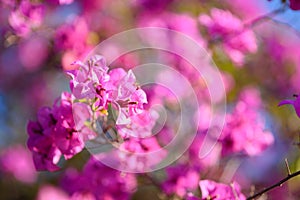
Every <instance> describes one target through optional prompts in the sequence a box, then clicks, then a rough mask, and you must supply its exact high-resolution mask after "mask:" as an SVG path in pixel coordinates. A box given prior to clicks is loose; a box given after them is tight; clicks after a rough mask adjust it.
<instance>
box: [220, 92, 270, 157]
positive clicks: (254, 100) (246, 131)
mask: <svg viewBox="0 0 300 200" xmlns="http://www.w3.org/2000/svg"><path fill="white" fill-rule="evenodd" d="M260 107H261V105H260V97H259V95H258V92H257V91H256V90H255V89H247V90H245V91H244V92H243V93H242V94H241V95H240V98H239V101H238V102H237V104H236V106H235V108H234V109H233V111H232V112H231V113H229V114H227V117H226V120H227V121H226V125H225V127H224V130H223V133H222V135H221V137H220V139H219V141H220V142H221V143H222V153H223V154H224V155H226V154H231V153H244V154H246V155H249V156H255V155H259V154H260V153H261V152H262V151H263V150H265V149H266V148H267V147H268V146H270V145H271V144H272V143H273V142H274V137H273V135H272V133H271V132H269V131H268V130H265V129H266V128H265V123H264V121H263V117H262V116H260V114H259V110H260Z"/></svg>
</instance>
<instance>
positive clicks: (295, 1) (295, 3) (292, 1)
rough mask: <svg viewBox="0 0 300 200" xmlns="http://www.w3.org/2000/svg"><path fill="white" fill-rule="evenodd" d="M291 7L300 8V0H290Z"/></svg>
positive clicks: (293, 8)
mask: <svg viewBox="0 0 300 200" xmlns="http://www.w3.org/2000/svg"><path fill="white" fill-rule="evenodd" d="M290 8H291V9H292V10H300V1H299V0H290Z"/></svg>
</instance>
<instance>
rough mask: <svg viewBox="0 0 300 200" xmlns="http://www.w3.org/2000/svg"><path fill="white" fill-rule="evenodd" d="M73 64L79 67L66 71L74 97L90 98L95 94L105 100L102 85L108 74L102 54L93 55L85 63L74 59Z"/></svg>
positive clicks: (107, 78) (105, 81)
mask: <svg viewBox="0 0 300 200" xmlns="http://www.w3.org/2000/svg"><path fill="white" fill-rule="evenodd" d="M74 64H76V65H78V66H79V67H80V68H79V69H78V70H73V71H67V74H68V75H70V76H71V78H72V80H71V81H70V88H71V91H72V94H73V95H74V96H75V98H77V99H83V98H87V99H92V98H94V97H96V96H97V97H99V99H103V102H105V100H106V92H105V89H104V88H103V85H105V84H106V83H107V81H108V80H109V76H108V75H107V71H108V67H107V66H106V63H105V60H104V58H103V57H102V56H94V57H92V58H91V59H90V60H89V61H87V62H86V63H83V62H81V61H76V62H74ZM101 106H104V105H101Z"/></svg>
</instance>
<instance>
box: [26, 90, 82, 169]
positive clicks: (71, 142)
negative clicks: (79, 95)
mask: <svg viewBox="0 0 300 200" xmlns="http://www.w3.org/2000/svg"><path fill="white" fill-rule="evenodd" d="M27 132H28V134H29V138H28V141H27V145H28V148H29V149H30V150H31V151H32V153H33V161H34V164H35V167H36V168H37V170H49V171H56V170H58V169H59V167H58V166H57V163H58V161H59V159H60V157H61V155H63V156H64V157H65V159H70V158H72V157H73V156H74V155H76V154H77V153H79V152H80V151H81V150H82V149H83V148H84V141H83V136H81V132H80V131H77V130H76V128H75V123H74V119H73V114H72V100H71V96H70V94H69V93H62V96H61V99H60V102H59V101H58V100H57V101H56V103H55V104H54V106H53V108H52V109H51V108H49V107H43V108H41V109H40V110H39V112H38V116H37V121H36V122H33V121H30V122H29V123H28V125H27Z"/></svg>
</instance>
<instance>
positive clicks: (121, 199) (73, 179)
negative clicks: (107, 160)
mask: <svg viewBox="0 0 300 200" xmlns="http://www.w3.org/2000/svg"><path fill="white" fill-rule="evenodd" d="M136 184H137V183H136V179H135V176H134V174H126V173H124V172H120V171H117V170H114V169H112V168H110V167H107V166H105V165H104V164H102V163H101V162H100V161H98V160H96V159H94V158H91V159H90V160H89V161H88V163H87V164H86V165H85V166H84V169H83V171H82V172H80V173H78V172H76V171H75V170H72V169H70V170H68V171H67V173H66V176H65V177H64V179H63V180H62V187H63V188H64V189H65V190H66V191H68V192H69V194H70V195H71V196H72V198H71V199H79V197H86V198H88V199H99V200H106V199H118V200H127V199H129V197H130V195H131V194H132V193H133V192H134V191H135V189H136Z"/></svg>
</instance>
